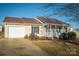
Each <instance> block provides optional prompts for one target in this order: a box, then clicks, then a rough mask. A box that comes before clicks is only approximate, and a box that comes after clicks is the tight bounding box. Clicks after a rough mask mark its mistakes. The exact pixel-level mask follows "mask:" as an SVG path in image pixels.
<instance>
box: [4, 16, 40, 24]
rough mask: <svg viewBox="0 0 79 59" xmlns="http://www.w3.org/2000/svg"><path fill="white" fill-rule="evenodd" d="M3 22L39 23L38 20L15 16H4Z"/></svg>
mask: <svg viewBox="0 0 79 59" xmlns="http://www.w3.org/2000/svg"><path fill="white" fill-rule="evenodd" d="M4 22H8V23H32V24H41V23H40V22H38V21H37V20H34V19H32V18H15V17H5V19H4Z"/></svg>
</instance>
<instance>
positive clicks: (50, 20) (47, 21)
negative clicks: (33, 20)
mask: <svg viewBox="0 0 79 59" xmlns="http://www.w3.org/2000/svg"><path fill="white" fill-rule="evenodd" d="M37 19H39V20H40V21H41V22H42V23H45V24H46V23H49V24H62V25H63V24H67V23H65V22H62V21H59V20H57V19H55V18H47V17H39V16H37ZM67 25H69V24H67Z"/></svg>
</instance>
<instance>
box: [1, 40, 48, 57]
mask: <svg viewBox="0 0 79 59" xmlns="http://www.w3.org/2000/svg"><path fill="white" fill-rule="evenodd" d="M0 55H6V56H46V55H47V54H46V53H45V52H44V51H42V50H41V49H40V48H39V47H38V46H36V45H34V44H33V43H32V42H31V41H29V40H28V39H0Z"/></svg>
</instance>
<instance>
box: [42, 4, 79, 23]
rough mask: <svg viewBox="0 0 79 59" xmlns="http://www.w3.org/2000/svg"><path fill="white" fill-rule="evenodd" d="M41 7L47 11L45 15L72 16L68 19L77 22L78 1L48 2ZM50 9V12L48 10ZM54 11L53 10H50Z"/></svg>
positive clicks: (78, 18) (78, 13)
mask: <svg viewBox="0 0 79 59" xmlns="http://www.w3.org/2000/svg"><path fill="white" fill-rule="evenodd" d="M41 9H42V10H43V11H44V12H47V13H48V15H47V16H49V17H50V16H52V15H58V14H59V15H64V16H65V17H72V19H69V20H70V21H75V22H79V4H78V3H49V4H47V5H45V6H43V7H41ZM49 11H51V12H49ZM52 11H55V12H52Z"/></svg>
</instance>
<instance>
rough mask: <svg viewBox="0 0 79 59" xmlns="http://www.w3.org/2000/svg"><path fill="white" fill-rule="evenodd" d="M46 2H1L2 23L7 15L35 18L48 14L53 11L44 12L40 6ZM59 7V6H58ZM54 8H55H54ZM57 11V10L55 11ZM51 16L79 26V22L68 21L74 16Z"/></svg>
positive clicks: (0, 22)
mask: <svg viewBox="0 0 79 59" xmlns="http://www.w3.org/2000/svg"><path fill="white" fill-rule="evenodd" d="M45 5H46V3H43V4H42V3H23V4H21V3H19V4H18V3H16V4H12V3H4V4H3V3H2V4H1V3H0V24H3V20H4V18H5V17H6V16H8V17H19V18H22V17H26V18H35V17H36V16H46V15H47V13H51V12H50V11H49V10H48V12H47V13H46V12H44V11H43V10H40V7H42V6H45ZM57 7H58V6H57ZM53 10H54V8H53ZM53 12H55V11H53ZM51 18H56V19H58V20H61V21H64V22H67V23H69V24H71V25H72V26H73V27H76V28H78V27H79V24H78V23H76V22H72V21H68V19H71V18H72V17H64V16H61V15H53V16H51Z"/></svg>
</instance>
